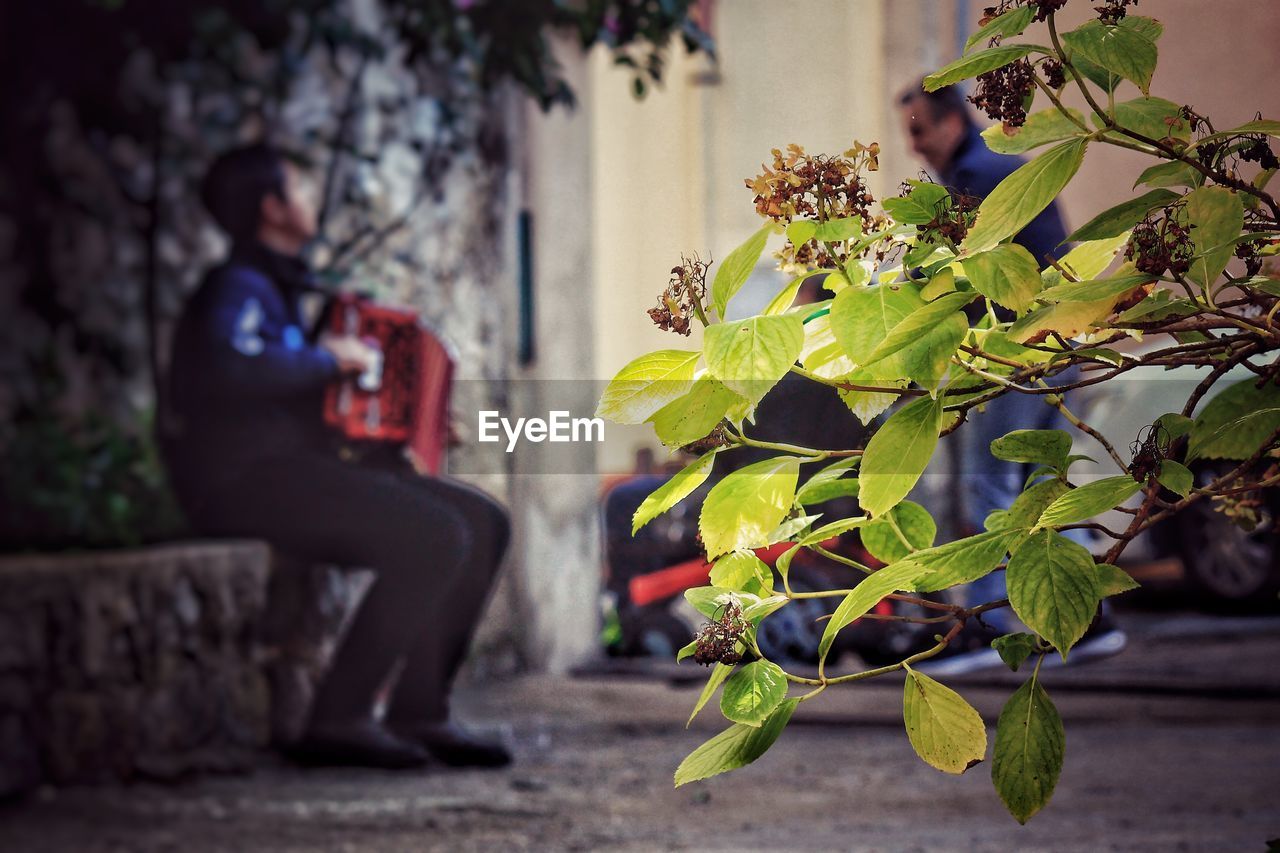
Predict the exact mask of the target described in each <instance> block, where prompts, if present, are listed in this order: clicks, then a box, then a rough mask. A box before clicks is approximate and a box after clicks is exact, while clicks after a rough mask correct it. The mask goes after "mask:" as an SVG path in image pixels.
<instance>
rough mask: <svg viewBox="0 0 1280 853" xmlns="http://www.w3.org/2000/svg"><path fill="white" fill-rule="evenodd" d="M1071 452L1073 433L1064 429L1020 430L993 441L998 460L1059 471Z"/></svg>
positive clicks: (992, 453)
mask: <svg viewBox="0 0 1280 853" xmlns="http://www.w3.org/2000/svg"><path fill="white" fill-rule="evenodd" d="M1070 453H1071V434H1070V433H1068V432H1067V431H1066V430H1061V429H1016V430H1014V431H1013V432H1010V433H1005V434H1004V435H1002V436H1000V437H999V438H997V439H996V440H995V441H993V442H991V455H992V456H994V457H995V458H997V459H1003V460H1004V461H1005V462H1024V463H1026V464H1028V465H1048V466H1049V467H1050V468H1057V469H1059V470H1061V469H1062V468H1063V467H1065V466H1066V464H1067V456H1068V455H1069V454H1070Z"/></svg>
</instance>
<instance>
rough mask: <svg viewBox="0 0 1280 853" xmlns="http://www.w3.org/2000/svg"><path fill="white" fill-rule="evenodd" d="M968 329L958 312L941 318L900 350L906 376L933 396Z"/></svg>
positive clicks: (873, 368)
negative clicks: (913, 341)
mask: <svg viewBox="0 0 1280 853" xmlns="http://www.w3.org/2000/svg"><path fill="white" fill-rule="evenodd" d="M943 298H944V299H945V298H946V297H943ZM968 332H969V320H968V318H966V317H965V315H964V314H962V313H961V312H959V311H956V312H955V313H953V314H950V315H948V316H946V317H943V318H942V319H941V320H939V321H938V322H937V323H936V324H935V325H934V326H933V328H931V329H929V330H928V331H926V332H925V333H924V334H923V336H922V337H921V338H920V339H919V340H918V341H917V342H916V343H914V344H912V345H911V346H909V347H907V348H906V349H904V350H903V351H902V352H901V356H902V367H903V371H904V372H905V373H906V375H907V377H908V378H909V379H911V380H913V381H914V382H915V383H916V384H918V385H920V386H921V387H922V388H925V389H926V390H928V391H929V393H930V394H932V395H935V396H936V395H937V393H938V390H939V389H940V388H941V387H942V382H943V380H944V379H946V378H947V375H948V372H949V368H950V362H951V357H952V356H953V355H955V354H956V348H957V347H959V346H960V344H961V343H963V342H964V336H965V335H966V334H968ZM872 370H875V367H872Z"/></svg>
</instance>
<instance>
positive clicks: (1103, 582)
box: [1098, 563, 1138, 597]
mask: <svg viewBox="0 0 1280 853" xmlns="http://www.w3.org/2000/svg"><path fill="white" fill-rule="evenodd" d="M1137 588H1138V582H1137V581H1136V580H1134V579H1133V578H1132V577H1130V576H1129V573H1128V572H1126V571H1125V570H1124V569H1122V568H1120V567H1119V566H1113V565H1111V564H1110V563H1099V564H1098V589H1099V590H1101V592H1102V594H1103V596H1104V597H1105V596H1108V595H1119V594H1120V593H1122V592H1128V591H1129V590H1131V589H1137Z"/></svg>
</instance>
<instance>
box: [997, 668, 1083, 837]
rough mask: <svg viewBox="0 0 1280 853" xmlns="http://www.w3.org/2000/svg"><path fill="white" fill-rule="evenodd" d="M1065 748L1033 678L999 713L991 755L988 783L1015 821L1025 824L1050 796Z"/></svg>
mask: <svg viewBox="0 0 1280 853" xmlns="http://www.w3.org/2000/svg"><path fill="white" fill-rule="evenodd" d="M1065 749H1066V734H1065V732H1063V729H1062V718H1061V717H1060V716H1058V709H1057V708H1055V707H1054V706H1053V702H1051V701H1050V700H1049V694H1048V693H1046V692H1045V690H1044V688H1043V687H1041V686H1040V682H1039V680H1038V679H1037V678H1036V676H1035V675H1032V676H1031V678H1030V679H1029V680H1028V681H1027V682H1026V683H1025V684H1023V685H1022V686H1021V687H1019V688H1018V689H1017V690H1016V691H1015V692H1014V694H1013V695H1012V696H1010V697H1009V701H1008V702H1006V703H1005V706H1004V710H1002V711H1001V712H1000V720H999V721H998V722H997V723H996V741H995V748H994V749H993V750H992V756H991V781H992V782H993V783H995V787H996V793H998V794H999V795H1000V799H1001V800H1003V801H1004V805H1005V808H1007V809H1008V810H1009V813H1010V814H1011V815H1013V817H1014V819H1016V820H1017V821H1018V823H1026V822H1027V821H1028V820H1030V819H1031V816H1032V815H1034V814H1035V813H1036V812H1038V811H1040V809H1042V808H1044V806H1045V805H1046V804H1047V803H1048V802H1049V798H1050V797H1052V796H1053V789H1054V787H1055V786H1056V785H1057V784H1058V776H1059V775H1060V774H1061V773H1062V758H1063V754H1064V752H1065Z"/></svg>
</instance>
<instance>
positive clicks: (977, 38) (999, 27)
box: [964, 6, 1036, 53]
mask: <svg viewBox="0 0 1280 853" xmlns="http://www.w3.org/2000/svg"><path fill="white" fill-rule="evenodd" d="M1035 11H1036V10H1035V9H1033V8H1032V7H1030V6H1020V7H1018V8H1016V9H1010V10H1009V11H1008V12H1005V13H1004V14H1001V15H996V16H995V17H994V18H992V19H991V20H990V21H987V22H986V23H985V24H984V25H983V26H982V27H980V28H979V29H978V31H977V32H975V33H974V34H973V35H971V36H969V38H968V40H967V41H965V43H964V52H965V53H968V52H969V51H970V50H971V49H972V48H973V46H974V45H976V44H979V43H980V42H983V41H987V40H989V39H993V38H1008V37H1010V36H1016V35H1019V34H1020V33H1021V32H1022V31H1023V30H1025V29H1026V28H1027V27H1028V26H1030V24H1031V17H1032V15H1034V14H1035Z"/></svg>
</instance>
